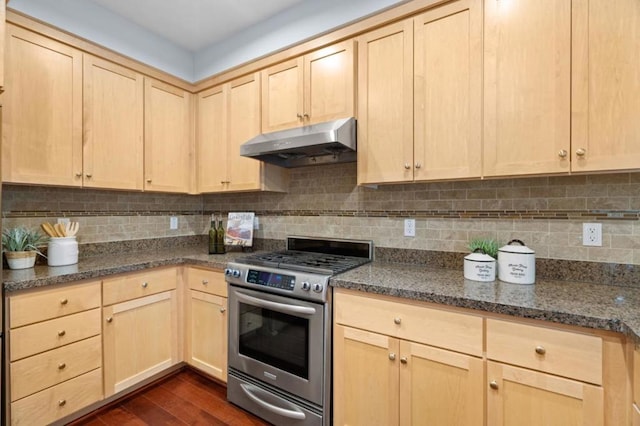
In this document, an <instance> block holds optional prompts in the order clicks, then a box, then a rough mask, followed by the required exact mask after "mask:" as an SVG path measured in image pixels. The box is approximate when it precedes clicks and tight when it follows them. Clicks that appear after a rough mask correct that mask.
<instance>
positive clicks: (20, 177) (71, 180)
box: [2, 25, 82, 186]
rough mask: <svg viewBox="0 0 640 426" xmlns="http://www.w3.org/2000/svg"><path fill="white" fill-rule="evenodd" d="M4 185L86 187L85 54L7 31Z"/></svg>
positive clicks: (11, 28)
mask: <svg viewBox="0 0 640 426" xmlns="http://www.w3.org/2000/svg"><path fill="white" fill-rule="evenodd" d="M6 48H7V52H6V54H7V57H6V70H5V71H6V75H5V83H6V84H5V87H6V92H5V94H4V95H3V98H4V100H3V107H4V108H3V117H2V119H3V124H2V130H3V132H4V135H3V139H2V140H3V143H2V144H3V149H2V173H3V181H4V182H11V183H32V184H47V185H66V186H81V185H82V53H81V52H80V51H79V50H76V49H73V48H71V47H69V46H67V45H64V44H61V43H58V42H55V41H53V40H51V39H48V38H46V37H42V36H40V35H37V34H34V33H32V32H29V31H26V30H24V29H22V28H19V27H15V26H13V25H7V44H6Z"/></svg>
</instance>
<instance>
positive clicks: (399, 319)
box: [393, 317, 402, 325]
mask: <svg viewBox="0 0 640 426" xmlns="http://www.w3.org/2000/svg"><path fill="white" fill-rule="evenodd" d="M393 322H394V323H396V324H398V325H400V323H401V322H402V318H400V317H396V318H394V319H393Z"/></svg>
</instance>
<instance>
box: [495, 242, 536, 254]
mask: <svg viewBox="0 0 640 426" xmlns="http://www.w3.org/2000/svg"><path fill="white" fill-rule="evenodd" d="M516 244H520V245H516ZM498 251H501V252H503V253H520V254H535V253H536V252H535V251H534V250H531V249H530V248H529V247H527V246H526V245H525V244H524V243H523V242H522V241H521V240H511V241H509V242H508V243H507V245H506V246H502V247H500V248H499V249H498Z"/></svg>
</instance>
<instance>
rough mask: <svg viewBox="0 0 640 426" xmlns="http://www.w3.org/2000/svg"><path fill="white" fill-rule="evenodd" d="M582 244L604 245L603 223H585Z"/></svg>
mask: <svg viewBox="0 0 640 426" xmlns="http://www.w3.org/2000/svg"><path fill="white" fill-rule="evenodd" d="M582 245H583V246H595V247H602V224H601V223H583V224H582Z"/></svg>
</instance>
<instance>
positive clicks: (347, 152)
mask: <svg viewBox="0 0 640 426" xmlns="http://www.w3.org/2000/svg"><path fill="white" fill-rule="evenodd" d="M240 155H242V156H243V157H251V158H255V159H256V160H261V161H264V162H266V163H271V164H275V165H278V166H281V167H301V166H311V165H314V164H326V163H346V162H352V161H356V120H355V118H353V117H350V118H343V119H340V120H334V121H327V122H326V123H318V124H312V125H309V126H304V127H298V128H295V129H287V130H281V131H278V132H272V133H263V134H261V135H258V136H256V137H255V138H253V139H251V140H249V141H248V142H245V143H244V144H242V145H241V146H240Z"/></svg>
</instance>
